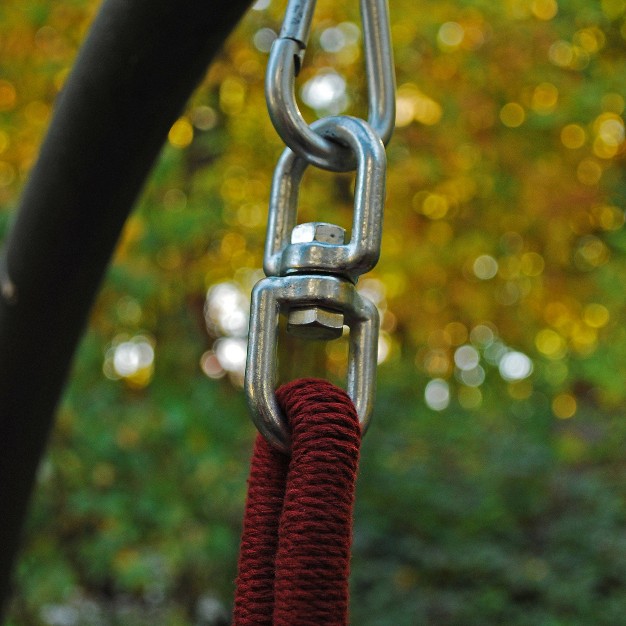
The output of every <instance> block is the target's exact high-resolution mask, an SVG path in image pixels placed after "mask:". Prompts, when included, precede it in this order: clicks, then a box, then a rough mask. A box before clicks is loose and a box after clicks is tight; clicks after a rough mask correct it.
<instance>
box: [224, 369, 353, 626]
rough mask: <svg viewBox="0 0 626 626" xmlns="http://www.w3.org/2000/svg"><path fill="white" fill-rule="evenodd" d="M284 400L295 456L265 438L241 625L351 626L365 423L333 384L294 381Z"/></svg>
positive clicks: (237, 613)
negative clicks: (357, 490) (356, 497)
mask: <svg viewBox="0 0 626 626" xmlns="http://www.w3.org/2000/svg"><path fill="white" fill-rule="evenodd" d="M276 398H277V400H278V403H279V405H280V407H281V409H282V411H283V413H284V415H286V416H287V420H288V422H289V427H290V429H291V437H292V448H291V456H290V457H289V456H287V455H285V454H283V453H281V452H279V451H278V450H276V448H274V447H273V446H272V445H270V444H269V443H268V442H267V441H266V440H265V439H264V437H263V436H262V435H260V434H259V435H257V439H256V443H255V448H254V453H253V456H252V461H251V469H250V478H249V480H248V498H247V502H246V512H245V517H244V527H243V535H242V540H241V549H240V555H239V572H238V576H237V583H236V585H237V588H236V593H235V610H234V621H233V625H234V626H253V625H254V626H318V625H319V624H324V625H325V626H346V624H347V623H348V600H349V594H348V577H349V572H350V546H351V544H352V513H353V507H354V490H355V484H356V475H357V467H358V461H359V451H360V444H361V427H360V425H359V418H358V415H357V412H356V409H355V408H354V404H353V403H352V401H351V400H350V398H349V396H348V395H347V394H346V392H345V391H343V390H342V389H340V388H338V387H336V386H335V385H333V384H331V383H329V382H327V381H325V380H320V379H315V378H308V379H300V380H296V381H293V382H291V383H288V384H286V385H283V386H282V387H281V388H280V389H278V390H277V392H276Z"/></svg>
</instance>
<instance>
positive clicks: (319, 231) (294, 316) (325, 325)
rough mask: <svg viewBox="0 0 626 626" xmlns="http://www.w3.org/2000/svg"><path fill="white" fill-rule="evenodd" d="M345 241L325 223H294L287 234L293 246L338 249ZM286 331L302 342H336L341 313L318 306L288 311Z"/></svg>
mask: <svg viewBox="0 0 626 626" xmlns="http://www.w3.org/2000/svg"><path fill="white" fill-rule="evenodd" d="M345 240H346V231H345V229H344V228H341V226H337V225H336V224H328V223H326V222H308V223H306V224H298V226H296V227H295V228H294V229H293V230H292V231H291V243H296V244H297V243H312V242H314V241H319V242H320V243H332V244H335V245H338V246H340V245H343V244H344V243H345ZM287 331H288V332H289V333H291V334H292V335H295V336H297V337H301V338H303V339H320V340H323V341H330V340H331V339H338V338H339V337H341V335H342V334H343V313H339V312H338V311H330V310H329V309H324V308H323V307H318V306H312V307H303V308H299V309H292V310H291V311H289V316H288V318H287Z"/></svg>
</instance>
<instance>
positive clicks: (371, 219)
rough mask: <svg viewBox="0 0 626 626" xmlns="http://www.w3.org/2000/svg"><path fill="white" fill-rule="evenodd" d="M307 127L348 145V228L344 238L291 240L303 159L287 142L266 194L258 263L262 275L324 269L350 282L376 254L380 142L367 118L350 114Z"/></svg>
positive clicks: (381, 189)
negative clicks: (351, 168) (351, 164)
mask: <svg viewBox="0 0 626 626" xmlns="http://www.w3.org/2000/svg"><path fill="white" fill-rule="evenodd" d="M312 128H313V129H315V131H316V132H319V133H320V136H324V137H329V138H332V139H334V140H335V141H339V142H341V143H342V144H344V145H346V146H348V147H349V148H350V150H351V152H352V153H353V154H355V155H356V161H357V174H356V186H355V191H354V216H353V219H352V234H351V238H350V241H349V242H348V243H347V244H339V245H338V244H334V243H333V244H329V243H322V242H318V241H311V242H300V243H291V242H290V237H291V231H292V230H293V228H294V226H295V225H296V219H297V214H298V191H299V188H300V181H301V180H302V176H303V174H304V171H305V169H306V168H307V166H308V163H307V161H305V160H304V159H303V158H301V157H299V156H298V155H296V154H295V153H294V152H293V151H291V150H290V149H289V148H287V149H286V150H285V151H284V152H283V154H282V156H281V157H280V159H279V161H278V164H277V166H276V170H275V172H274V178H273V181H272V190H271V194H270V204H269V215H268V224H267V239H266V242H265V257H264V259H263V269H264V270H265V274H266V275H267V276H283V275H285V274H287V273H289V272H301V271H309V272H315V271H319V272H330V273H334V274H340V275H342V276H345V277H347V278H349V279H350V280H351V281H352V282H356V280H357V278H358V277H359V276H360V275H361V274H364V273H365V272H368V271H369V270H370V269H372V268H373V267H374V265H376V262H377V261H378V257H379V255H380V244H381V238H382V221H383V207H384V199H385V172H386V164H387V161H386V156H385V148H384V146H383V144H382V142H381V140H380V139H379V138H378V136H377V135H376V133H375V132H374V131H373V130H372V128H371V127H370V126H369V124H367V122H365V121H363V120H361V119H357V118H355V117H349V116H340V117H329V118H324V119H322V120H319V121H317V122H315V123H314V124H313V125H312Z"/></svg>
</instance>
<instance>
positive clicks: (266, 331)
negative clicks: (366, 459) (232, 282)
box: [245, 275, 379, 454]
mask: <svg viewBox="0 0 626 626" xmlns="http://www.w3.org/2000/svg"><path fill="white" fill-rule="evenodd" d="M311 306H321V307H324V308H330V309H334V310H339V311H342V312H343V315H344V320H345V323H346V325H347V326H348V327H349V328H350V348H349V355H348V373H347V385H346V391H347V392H348V395H349V396H350V398H351V399H352V401H353V402H354V405H355V407H356V411H357V415H358V416H359V422H360V424H361V430H362V432H363V433H365V431H366V430H367V426H368V424H369V421H370V417H371V414H372V408H373V405H374V394H375V389H376V363H377V355H378V325H379V320H378V311H377V309H376V306H375V305H374V304H373V303H372V302H370V301H369V300H368V299H367V298H364V297H363V296H361V295H359V293H358V292H357V290H356V288H355V286H354V285H353V284H352V283H350V282H348V281H346V280H342V279H341V278H337V277H336V276H324V275H320V276H306V275H293V276H279V277H269V278H264V279H262V280H260V281H259V282H258V283H257V284H256V286H255V287H254V289H253V291H252V301H251V305H250V334H249V338H248V355H247V361H246V379H245V390H246V397H247V399H248V405H249V407H250V411H251V415H252V420H253V421H254V423H255V425H256V427H257V428H258V429H259V431H260V432H261V434H262V435H263V436H264V437H265V438H266V439H267V441H269V443H271V444H272V445H273V446H275V447H276V448H277V449H278V450H280V451H282V452H285V453H287V454H288V453H289V450H290V445H291V442H290V435H289V429H288V427H287V424H286V421H285V417H284V416H283V414H282V411H281V410H280V407H279V406H278V402H277V401H276V394H275V391H274V389H275V388H276V383H277V373H276V348H277V339H278V318H279V314H280V313H289V311H290V310H291V309H292V308H299V307H311Z"/></svg>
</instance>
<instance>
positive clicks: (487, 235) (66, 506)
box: [0, 0, 626, 626]
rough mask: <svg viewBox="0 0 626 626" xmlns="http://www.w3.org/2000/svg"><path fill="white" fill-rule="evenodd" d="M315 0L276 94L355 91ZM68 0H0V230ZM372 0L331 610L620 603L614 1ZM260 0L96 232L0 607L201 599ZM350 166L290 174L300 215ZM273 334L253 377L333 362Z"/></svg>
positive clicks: (259, 223)
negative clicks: (292, 84)
mask: <svg viewBox="0 0 626 626" xmlns="http://www.w3.org/2000/svg"><path fill="white" fill-rule="evenodd" d="M318 4H319V6H318V9H317V11H316V14H315V23H314V27H313V31H312V35H311V41H310V47H309V50H308V53H307V57H306V62H305V66H304V68H303V70H302V73H301V75H300V76H299V77H298V81H297V82H298V84H297V91H298V97H299V100H300V102H301V105H302V110H303V112H304V114H305V116H306V118H307V119H308V120H309V121H313V120H314V119H316V118H317V117H321V116H324V115H327V114H337V113H343V112H346V113H350V114H355V115H359V116H363V115H365V113H366V111H365V102H366V98H365V82H366V81H365V77H364V72H363V55H362V51H361V44H362V42H361V29H360V19H359V15H358V6H357V4H358V3H356V2H343V3H335V2H331V1H330V0H320V2H319V3H318ZM98 5H99V3H98V2H94V1H93V0H62V1H58V2H44V1H43V0H19V1H18V0H5V1H4V2H2V4H1V5H0V236H2V235H4V234H6V232H7V229H8V225H9V222H10V219H11V212H12V210H13V209H14V207H15V206H16V203H17V199H18V197H19V194H20V190H21V188H22V186H23V184H24V181H25V179H26V178H27V176H28V171H29V169H30V168H31V166H32V164H33V162H34V160H35V159H36V156H37V150H38V146H39V144H40V142H41V139H42V136H43V134H44V132H45V130H46V126H47V124H48V121H49V119H50V116H51V113H52V109H53V103H54V100H55V97H56V96H57V94H58V93H59V90H60V89H61V88H62V86H63V82H64V80H65V78H66V76H67V74H68V72H69V69H70V67H71V65H72V61H73V58H74V56H75V54H76V51H77V49H78V47H79V45H80V43H81V41H82V40H83V38H84V36H85V34H86V32H87V30H88V27H89V24H90V22H91V20H92V18H93V15H94V12H95V11H96V10H97V8H98ZM391 5H392V6H391V20H392V33H393V42H394V53H395V59H396V67H397V83H398V92H397V130H396V133H395V135H394V138H393V139H392V141H391V143H390V145H389V148H388V161H389V173H388V191H387V204H386V216H385V225H384V236H383V247H382V257H381V260H380V262H379V264H378V266H377V268H376V270H375V271H373V272H371V273H370V274H368V275H367V276H365V277H364V278H363V279H361V281H360V282H359V288H360V290H361V291H362V292H364V293H366V294H367V295H368V296H369V297H370V298H371V299H373V300H374V302H375V303H376V304H377V305H378V307H379V309H380V312H381V324H382V326H381V339H380V346H379V348H380V349H379V352H380V355H379V360H380V366H379V382H378V396H377V403H376V409H375V416H374V420H373V423H372V426H371V429H370V432H369V433H368V436H367V437H366V438H365V440H364V445H363V451H362V462H361V473H360V481H359V485H358V491H357V505H356V519H355V534H354V554H353V564H352V610H351V611H352V623H353V624H359V625H363V626H370V625H371V626H373V625H377V626H378V625H380V626H385V625H391V624H394V625H401V626H413V625H414V626H421V625H432V626H446V625H459V626H472V625H476V626H479V625H493V624H507V625H511V626H514V625H527V624H530V623H532V624H535V625H537V626H560V625H563V626H576V625H580V626H583V625H584V626H589V625H590V624H594V625H603V624H606V625H611V626H615V625H617V624H626V617H625V615H626V594H625V591H626V463H625V460H624V444H625V443H626V420H624V417H625V416H626V415H625V414H626V410H625V409H624V399H625V396H626V387H625V385H624V379H625V376H626V362H625V355H626V328H625V327H624V320H625V317H626V314H625V312H624V300H625V295H624V294H625V290H624V285H625V284H626V260H625V252H626V236H625V234H624V231H623V228H622V226H623V223H624V208H625V207H624V197H625V195H626V181H625V178H624V171H623V170H624V152H625V143H624V140H625V130H624V120H623V113H624V108H625V98H626V78H625V77H626V54H625V45H626V42H625V39H626V0H602V1H600V0H560V1H559V2H557V1H556V0H503V1H502V2H500V3H493V2H487V1H485V0H447V1H440V0H437V1H434V0H423V1H422V2H417V3H416V2H414V0H393V2H392V3H391ZM284 6H285V3H284V2H282V1H281V2H279V1H278V0H258V1H257V2H256V4H255V5H254V6H253V7H252V9H251V10H250V11H249V12H248V14H247V16H246V17H245V19H244V20H243V22H242V23H241V24H240V26H239V28H238V29H237V31H236V32H235V33H233V34H232V36H231V37H230V38H229V40H228V42H227V44H226V46H225V48H224V50H223V52H222V54H221V55H220V57H219V58H218V59H217V60H216V61H215V62H214V63H213V65H212V66H211V68H209V69H208V72H207V74H206V78H205V79H204V81H203V83H202V84H201V85H200V87H199V88H198V90H197V91H196V92H195V93H194V94H193V96H192V97H191V99H190V101H189V104H188V106H187V108H186V110H185V111H184V112H183V113H182V114H181V116H180V118H179V119H178V120H177V121H176V123H175V124H174V125H173V126H172V128H171V130H170V132H169V136H168V140H167V143H166V145H165V146H164V148H163V151H162V154H161V156H160V159H159V161H158V163H157V165H156V167H155V169H154V171H153V173H152V176H151V178H150V180H149V182H148V183H147V186H146V188H145V191H144V193H143V195H142V198H141V200H140V202H139V203H138V206H137V207H136V210H135V211H134V213H133V214H132V217H131V218H130V219H129V221H128V223H127V225H126V228H125V230H124V233H123V236H122V238H121V241H120V243H119V247H118V249H117V252H116V255H115V258H114V259H113V261H112V264H111V267H110V270H109V272H108V275H107V279H106V282H105V284H104V285H103V287H102V289H101V291H100V295H99V297H98V300H97V302H96V304H95V306H94V308H93V313H92V316H91V322H90V326H89V328H88V330H87V332H86V334H85V337H84V339H83V341H82V344H81V347H80V350H79V353H78V355H77V357H76V360H75V364H74V368H73V374H72V377H71V381H70V384H69V387H68V389H67V391H66V393H65V396H64V399H63V402H62V404H61V407H60V409H59V411H58V416H57V421H56V428H55V430H54V433H53V436H52V439H51V441H50V445H49V448H48V454H47V456H46V458H45V459H44V460H43V462H42V463H41V466H40V470H39V477H38V487H37V491H36V493H35V496H34V499H33V502H32V506H31V510H30V516H29V518H28V522H27V528H26V536H25V542H24V546H23V551H22V554H21V558H20V561H19V564H18V567H17V570H16V572H15V590H14V594H13V598H12V600H11V603H10V610H9V615H8V618H7V622H6V624H7V626H31V625H33V626H35V625H37V626H40V625H42V626H45V625H47V626H82V625H87V624H89V625H102V626H108V625H113V624H120V625H121V624H123V625H127V626H139V625H143V624H151V625H155V624H157V625H160V624H168V625H181V626H182V625H185V626H187V625H193V626H199V625H204V626H213V625H217V624H222V623H224V624H225V623H228V616H229V612H230V608H231V605H232V596H233V580H234V577H235V573H236V559H237V550H238V541H239V533H240V529H241V518H242V513H243V504H244V498H245V489H246V475H247V471H248V460H249V455H250V452H251V447H252V442H253V439H254V437H255V430H254V427H253V426H252V424H251V422H250V421H249V419H248V414H247V409H246V405H245V399H244V397H243V393H242V377H243V369H244V361H245V351H246V334H247V322H248V306H249V293H250V289H251V287H252V285H253V284H254V283H255V282H256V281H257V280H258V279H259V278H260V277H261V276H262V272H261V270H260V267H261V262H262V253H263V245H264V231H265V221H266V213H267V202H268V197H269V187H270V181H271V175H272V171H273V167H274V163H275V162H276V160H277V158H278V156H279V154H280V152H281V150H282V144H281V142H280V140H279V139H278V137H277V135H276V133H275V131H274V130H273V128H272V126H271V123H270V122H269V119H268V115H267V113H266V108H265V101H264V95H263V76H264V69H265V64H266V62H267V56H268V51H269V49H270V46H271V43H272V41H273V39H274V38H275V37H276V33H277V32H278V30H279V29H280V24H281V16H282V13H283V11H284ZM172 54H176V51H175V50H172ZM180 71H181V72H184V71H185V68H184V67H181V68H180ZM163 89H167V85H163ZM147 114H149V112H147ZM94 123H97V117H96V116H95V117H94ZM128 141H129V143H130V142H132V141H133V137H132V136H129V137H128ZM352 185H353V177H352V176H351V175H335V174H330V173H327V172H322V171H319V170H314V169H313V168H309V170H308V171H307V173H306V175H305V178H304V182H303V186H302V192H301V200H300V221H312V220H325V221H331V222H338V223H340V224H341V225H342V226H344V227H346V228H348V227H349V225H350V223H351V220H352ZM280 349H281V354H282V355H283V356H282V358H281V365H280V367H281V376H282V378H283V379H285V380H287V379H290V378H292V377H293V376H296V375H299V374H302V373H306V374H314V375H318V376H319V375H323V376H329V377H330V378H331V379H332V380H333V381H335V382H337V383H338V384H343V381H344V376H345V361H346V343H345V340H338V341H336V342H331V343H329V344H326V345H325V344H321V345H314V344H307V343H304V342H301V343H298V342H296V341H295V340H293V339H287V338H285V337H284V336H283V337H281V346H280ZM294 355H295V356H294Z"/></svg>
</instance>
